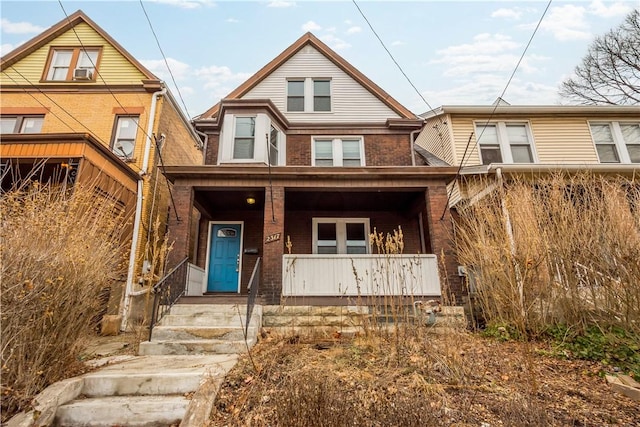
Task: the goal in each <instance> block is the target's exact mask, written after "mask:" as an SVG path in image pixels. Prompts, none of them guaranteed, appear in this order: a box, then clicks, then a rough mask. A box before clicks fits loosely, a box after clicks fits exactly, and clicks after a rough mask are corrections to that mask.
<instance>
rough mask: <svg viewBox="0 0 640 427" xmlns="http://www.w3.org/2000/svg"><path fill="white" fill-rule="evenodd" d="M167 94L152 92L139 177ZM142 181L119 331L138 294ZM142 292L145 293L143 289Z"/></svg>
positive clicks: (125, 324) (124, 328)
mask: <svg viewBox="0 0 640 427" xmlns="http://www.w3.org/2000/svg"><path fill="white" fill-rule="evenodd" d="M166 93H167V88H166V87H164V88H163V89H162V90H159V91H157V92H154V93H153V95H152V97H151V109H150V111H149V123H148V125H147V137H146V140H145V147H144V159H143V161H142V169H141V170H140V172H139V174H140V176H141V177H144V176H146V175H147V169H148V168H149V154H150V152H151V135H152V134H153V127H154V125H155V118H156V108H157V105H158V99H159V98H160V97H161V96H164V95H165V94H166ZM143 191H144V180H142V179H141V180H139V181H138V194H137V200H136V215H135V218H134V220H133V236H132V237H131V250H130V252H129V269H128V271H127V283H126V285H125V289H124V296H123V304H122V310H121V313H122V321H121V323H120V330H121V331H125V330H126V328H127V317H128V315H129V310H130V308H131V298H132V297H133V296H135V295H140V293H134V292H133V276H134V270H135V266H136V255H137V252H138V235H139V234H140V226H141V225H142V202H143V198H144V195H143ZM144 292H147V290H146V289H145V290H144Z"/></svg>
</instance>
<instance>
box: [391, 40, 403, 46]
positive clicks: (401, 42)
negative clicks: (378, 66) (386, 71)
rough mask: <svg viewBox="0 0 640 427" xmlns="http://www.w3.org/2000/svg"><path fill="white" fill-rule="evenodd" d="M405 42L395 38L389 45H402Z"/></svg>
mask: <svg viewBox="0 0 640 427" xmlns="http://www.w3.org/2000/svg"><path fill="white" fill-rule="evenodd" d="M405 44H406V43H405V42H403V41H402V40H395V41H392V42H391V46H404V45H405Z"/></svg>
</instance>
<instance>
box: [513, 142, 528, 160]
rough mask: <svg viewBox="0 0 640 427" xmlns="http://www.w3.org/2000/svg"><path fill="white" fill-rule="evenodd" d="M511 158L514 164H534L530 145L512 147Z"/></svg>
mask: <svg viewBox="0 0 640 427" xmlns="http://www.w3.org/2000/svg"><path fill="white" fill-rule="evenodd" d="M511 156H512V157H513V162H514V163H532V162H533V156H532V155H531V147H530V146H528V145H512V146H511Z"/></svg>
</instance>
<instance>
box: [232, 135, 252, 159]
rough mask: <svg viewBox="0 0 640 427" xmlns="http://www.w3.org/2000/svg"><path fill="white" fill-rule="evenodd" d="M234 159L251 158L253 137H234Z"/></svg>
mask: <svg viewBox="0 0 640 427" xmlns="http://www.w3.org/2000/svg"><path fill="white" fill-rule="evenodd" d="M233 158H234V159H253V138H236V139H235V142H234V144H233Z"/></svg>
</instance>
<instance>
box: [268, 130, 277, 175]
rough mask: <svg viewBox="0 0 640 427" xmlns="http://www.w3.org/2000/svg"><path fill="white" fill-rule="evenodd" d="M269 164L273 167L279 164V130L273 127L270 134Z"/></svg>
mask: <svg viewBox="0 0 640 427" xmlns="http://www.w3.org/2000/svg"><path fill="white" fill-rule="evenodd" d="M269 164H270V165H271V166H276V165H277V164H278V129H276V128H275V127H273V126H271V131H270V132H269Z"/></svg>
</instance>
